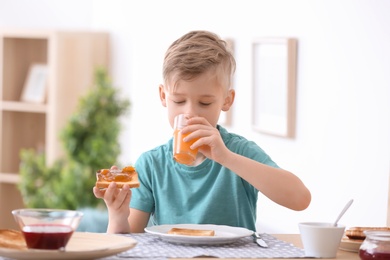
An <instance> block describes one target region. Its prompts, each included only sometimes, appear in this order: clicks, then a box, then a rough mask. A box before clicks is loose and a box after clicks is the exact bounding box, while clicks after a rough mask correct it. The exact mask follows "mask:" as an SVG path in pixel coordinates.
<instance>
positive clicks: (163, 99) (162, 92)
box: [158, 85, 167, 107]
mask: <svg viewBox="0 0 390 260" xmlns="http://www.w3.org/2000/svg"><path fill="white" fill-rule="evenodd" d="M158 91H159V94H160V100H161V105H163V107H167V100H166V95H165V90H164V86H163V85H160V86H158Z"/></svg>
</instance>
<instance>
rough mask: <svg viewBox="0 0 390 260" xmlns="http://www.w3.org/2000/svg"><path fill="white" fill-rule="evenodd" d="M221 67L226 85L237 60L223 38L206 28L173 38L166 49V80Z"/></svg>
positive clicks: (190, 77)
mask: <svg viewBox="0 0 390 260" xmlns="http://www.w3.org/2000/svg"><path fill="white" fill-rule="evenodd" d="M212 69H214V70H218V69H222V70H223V72H224V75H226V85H227V89H229V88H230V86H231V84H232V83H231V81H232V77H233V74H234V71H235V69H236V61H235V59H234V57H233V54H232V53H231V52H230V50H229V48H228V46H227V43H226V41H224V40H222V39H221V38H220V37H219V36H218V35H216V34H214V33H212V32H208V31H191V32H189V33H187V34H185V35H183V36H182V37H180V38H179V39H177V40H176V41H174V42H173V43H172V44H171V46H170V47H169V48H168V50H167V52H166V53H165V58H164V64H163V78H164V81H165V84H167V83H168V82H170V81H172V82H173V83H174V84H175V83H176V82H177V81H178V80H191V79H194V78H196V77H197V76H199V75H201V74H202V73H204V72H206V71H209V70H212Z"/></svg>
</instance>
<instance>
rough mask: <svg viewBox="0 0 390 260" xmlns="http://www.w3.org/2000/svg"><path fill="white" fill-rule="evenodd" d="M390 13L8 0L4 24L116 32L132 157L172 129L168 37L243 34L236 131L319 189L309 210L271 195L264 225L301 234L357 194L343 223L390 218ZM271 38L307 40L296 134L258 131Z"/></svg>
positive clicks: (344, 4) (333, 3)
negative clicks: (164, 78) (262, 61)
mask: <svg viewBox="0 0 390 260" xmlns="http://www.w3.org/2000/svg"><path fill="white" fill-rule="evenodd" d="M389 10H390V1H388V0H376V1H375V3H374V2H372V1H370V0H359V1H355V0H344V1H337V0H296V1H289V0H261V1H260V0H246V1H239V0H214V1H209V0H198V1H196V2H193V1H192V2H190V1H180V0H166V1H158V0H139V1H130V0H95V1H94V0H83V1H76V0H57V1H49V0H0V26H1V27H29V28H62V29H99V30H107V31H109V32H110V34H111V36H112V38H111V40H112V67H111V71H112V76H113V79H114V82H115V84H116V85H117V86H119V87H121V88H123V91H124V93H125V94H126V95H128V96H129V98H130V99H131V102H132V107H131V114H130V115H129V117H128V118H126V120H124V126H125V129H124V133H123V138H122V142H123V143H124V146H123V155H122V156H121V162H124V163H134V162H135V160H136V159H137V157H138V156H139V154H140V153H141V152H142V151H145V150H147V149H150V148H152V147H154V146H157V145H159V144H161V143H163V142H166V140H167V139H168V138H170V135H171V129H170V127H169V124H168V122H167V119H166V115H165V109H164V108H163V107H162V106H161V105H160V103H159V99H158V89H157V87H158V84H159V83H160V82H161V67H162V59H163V55H164V52H165V50H166V48H167V47H168V45H169V44H170V43H171V42H172V41H173V40H175V39H176V38H178V37H179V36H181V35H182V34H184V33H186V32H188V31H189V30H194V29H207V30H212V31H214V32H216V33H218V34H219V35H221V36H222V37H229V38H233V39H234V41H235V49H236V53H235V55H236V59H237V65H238V68H237V73H236V78H235V89H236V91H237V97H236V101H235V104H234V106H233V125H232V126H231V127H230V128H229V129H230V130H231V131H233V132H236V133H239V134H241V135H244V136H246V137H248V138H249V139H253V140H254V141H256V142H257V143H258V144H259V145H260V146H261V147H263V148H264V149H265V150H266V151H267V152H268V153H269V154H270V155H271V157H272V158H273V159H274V160H275V161H276V162H277V163H278V164H279V165H280V166H282V167H284V168H286V169H288V170H290V171H292V172H294V173H295V174H297V175H298V176H299V177H300V178H301V179H302V180H303V181H304V182H305V183H306V185H307V186H308V187H309V188H310V190H311V192H312V203H311V205H310V207H309V208H308V209H307V210H305V211H302V212H294V211H290V210H287V209H285V208H282V207H281V206H279V205H276V204H275V203H273V202H271V201H269V200H268V199H266V198H264V197H263V196H260V198H259V210H258V213H259V214H258V218H259V221H258V227H259V229H260V230H261V231H264V232H271V233H284V232H288V233H297V232H298V228H297V223H298V222H300V221H307V220H316V221H333V220H334V219H335V218H336V216H337V214H338V213H339V211H340V210H341V209H342V208H343V206H344V204H345V203H346V202H347V201H348V200H349V199H350V198H353V199H354V200H355V202H354V204H353V205H352V207H351V208H350V210H349V211H348V212H347V213H346V215H345V216H344V217H343V218H342V219H341V221H340V222H341V223H344V224H346V225H347V226H364V225H369V226H384V225H386V218H387V216H386V214H387V205H388V204H387V196H388V195H387V194H388V188H389V187H388V183H389V172H390V48H389V46H390V28H389V26H388V25H389V24H390V16H389V15H388V12H389ZM263 36H283V37H295V38H298V69H297V70H298V71H297V128H296V132H297V134H296V138H295V139H292V140H289V139H283V138H277V137H272V136H268V135H264V134H260V133H258V132H254V131H252V130H251V120H250V118H251V102H250V100H251V87H252V82H251V77H252V74H251V62H252V61H251V44H252V41H253V40H254V39H256V38H257V37H263ZM144 116H147V117H150V118H153V121H146V122H145V121H144V120H142V118H143V117H144ZM156 132H157V133H156Z"/></svg>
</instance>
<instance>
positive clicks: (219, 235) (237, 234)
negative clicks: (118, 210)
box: [145, 224, 253, 245]
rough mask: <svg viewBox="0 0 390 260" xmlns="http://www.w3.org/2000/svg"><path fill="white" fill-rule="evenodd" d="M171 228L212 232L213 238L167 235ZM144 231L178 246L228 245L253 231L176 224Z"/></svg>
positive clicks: (149, 228) (215, 226)
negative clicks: (178, 244) (213, 232)
mask: <svg viewBox="0 0 390 260" xmlns="http://www.w3.org/2000/svg"><path fill="white" fill-rule="evenodd" d="M171 228H189V229H206V230H214V231H215V235H214V236H183V235H173V234H167V233H168V231H169V230H170V229H171ZM145 231H146V232H147V233H150V234H154V235H157V236H159V237H160V238H161V239H163V240H165V241H167V242H171V243H180V244H194V245H217V244H228V243H232V242H235V241H236V240H238V239H240V238H243V237H247V236H251V235H252V234H253V231H251V230H249V229H246V228H240V227H230V226H222V225H207V224H198V225H197V224H177V225H160V226H151V227H147V228H145Z"/></svg>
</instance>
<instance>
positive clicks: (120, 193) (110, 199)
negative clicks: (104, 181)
mask: <svg viewBox="0 0 390 260" xmlns="http://www.w3.org/2000/svg"><path fill="white" fill-rule="evenodd" d="M111 169H116V167H115V166H113V167H111ZM93 193H94V195H95V197H96V198H99V199H103V200H104V203H105V204H106V206H107V209H108V214H109V220H110V223H115V226H118V227H121V228H119V229H123V227H128V225H129V224H128V217H129V215H130V208H129V205H130V199H131V190H130V187H129V185H127V184H126V185H124V186H123V188H122V189H119V188H117V187H116V183H115V182H112V183H110V185H109V186H108V188H107V189H106V190H100V189H99V188H97V187H96V186H95V187H93Z"/></svg>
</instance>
